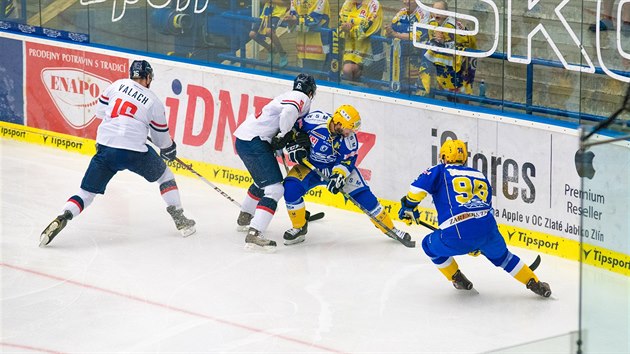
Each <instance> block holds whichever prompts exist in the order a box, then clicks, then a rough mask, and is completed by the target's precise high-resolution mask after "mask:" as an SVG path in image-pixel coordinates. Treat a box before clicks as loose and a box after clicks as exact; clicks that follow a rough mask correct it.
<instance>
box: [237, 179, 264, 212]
mask: <svg viewBox="0 0 630 354" xmlns="http://www.w3.org/2000/svg"><path fill="white" fill-rule="evenodd" d="M264 195H265V191H264V190H263V189H261V188H258V187H257V186H256V185H255V184H253V183H252V185H251V186H249V188H248V189H247V195H246V196H245V200H243V204H241V210H242V211H244V212H246V213H249V214H251V215H254V212H255V211H256V206H257V205H258V202H259V201H260V199H261V198H262V197H263V196H264Z"/></svg>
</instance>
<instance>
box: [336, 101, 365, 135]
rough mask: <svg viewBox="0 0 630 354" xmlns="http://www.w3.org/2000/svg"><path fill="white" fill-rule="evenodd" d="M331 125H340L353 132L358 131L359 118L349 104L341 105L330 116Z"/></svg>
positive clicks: (357, 113)
mask: <svg viewBox="0 0 630 354" xmlns="http://www.w3.org/2000/svg"><path fill="white" fill-rule="evenodd" d="M332 121H333V123H335V124H336V123H341V126H342V127H344V128H346V129H352V130H353V131H355V132H356V131H357V130H359V128H360V127H361V116H360V115H359V111H357V109H356V108H354V107H352V106H351V105H349V104H342V105H341V106H339V107H338V108H337V110H336V111H335V113H334V114H333V116H332Z"/></svg>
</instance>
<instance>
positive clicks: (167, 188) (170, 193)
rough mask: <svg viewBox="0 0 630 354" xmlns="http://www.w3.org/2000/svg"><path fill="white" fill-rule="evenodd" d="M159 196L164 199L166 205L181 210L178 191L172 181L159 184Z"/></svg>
mask: <svg viewBox="0 0 630 354" xmlns="http://www.w3.org/2000/svg"><path fill="white" fill-rule="evenodd" d="M160 194H162V199H164V202H166V205H168V206H170V205H174V206H175V208H177V209H181V208H182V201H181V199H180V197H179V189H177V183H175V180H174V179H172V180H170V181H166V182H164V183H162V184H160Z"/></svg>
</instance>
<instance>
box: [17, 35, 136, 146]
mask: <svg viewBox="0 0 630 354" xmlns="http://www.w3.org/2000/svg"><path fill="white" fill-rule="evenodd" d="M25 57H26V68H27V69H26V112H27V115H26V125H28V126H31V127H35V128H40V129H46V130H51V131H55V132H59V133H65V134H71V135H74V136H80V137H85V138H92V139H94V138H95V137H96V128H97V127H98V124H99V122H100V120H98V119H96V116H95V112H96V103H97V102H98V98H99V96H100V94H101V92H103V90H105V88H106V87H107V86H108V85H109V84H111V83H112V82H114V81H115V80H118V79H120V78H124V77H127V75H128V73H127V67H128V65H129V60H128V59H126V58H119V57H113V56H109V55H103V54H95V53H89V52H84V51H80V50H70V49H66V48H61V47H54V46H50V45H45V44H38V43H28V42H26V53H25Z"/></svg>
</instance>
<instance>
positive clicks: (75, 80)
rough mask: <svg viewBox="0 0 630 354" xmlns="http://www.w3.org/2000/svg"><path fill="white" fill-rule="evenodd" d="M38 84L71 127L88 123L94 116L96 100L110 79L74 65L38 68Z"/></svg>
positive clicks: (83, 125)
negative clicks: (40, 84)
mask: <svg viewBox="0 0 630 354" xmlns="http://www.w3.org/2000/svg"><path fill="white" fill-rule="evenodd" d="M41 78H42V83H43V84H44V86H45V87H46V90H47V91H48V94H49V95H50V97H51V98H52V100H53V102H54V103H55V106H56V107H57V109H58V110H59V113H61V115H62V116H63V118H64V119H65V121H66V122H67V123H68V124H70V125H71V126H72V127H73V128H76V129H80V128H84V127H86V126H88V125H89V124H90V123H92V121H93V120H94V118H95V117H96V116H95V114H96V111H95V110H96V103H97V102H98V97H99V96H100V95H101V92H102V91H103V90H105V88H107V86H109V84H111V81H109V80H107V79H105V78H102V77H100V76H97V75H94V74H92V73H89V72H86V71H85V70H81V69H75V68H48V69H44V70H42V73H41Z"/></svg>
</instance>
